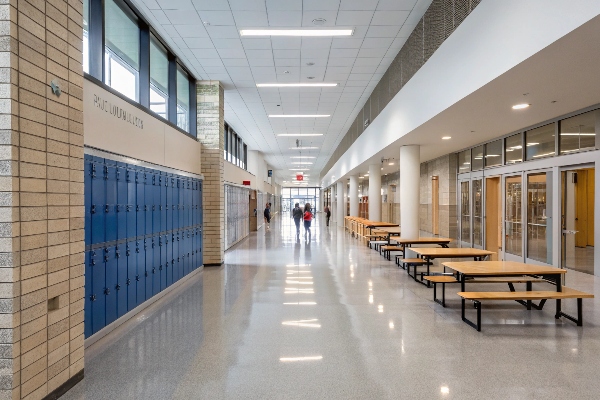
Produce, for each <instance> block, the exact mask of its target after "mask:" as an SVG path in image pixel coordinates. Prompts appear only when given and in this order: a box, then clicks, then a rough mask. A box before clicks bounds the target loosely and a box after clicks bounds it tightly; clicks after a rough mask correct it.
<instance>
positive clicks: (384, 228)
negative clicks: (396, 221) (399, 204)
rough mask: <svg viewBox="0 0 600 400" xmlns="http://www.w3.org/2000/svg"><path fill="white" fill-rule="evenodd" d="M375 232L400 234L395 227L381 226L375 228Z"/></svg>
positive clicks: (398, 229) (398, 228)
mask: <svg viewBox="0 0 600 400" xmlns="http://www.w3.org/2000/svg"><path fill="white" fill-rule="evenodd" d="M377 231H382V232H387V233H400V227H399V226H398V225H396V226H381V227H378V228H377Z"/></svg>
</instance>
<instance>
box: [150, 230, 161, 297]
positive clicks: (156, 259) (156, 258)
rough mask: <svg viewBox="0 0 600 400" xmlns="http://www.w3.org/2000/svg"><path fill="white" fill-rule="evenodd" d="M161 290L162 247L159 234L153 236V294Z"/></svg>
mask: <svg viewBox="0 0 600 400" xmlns="http://www.w3.org/2000/svg"><path fill="white" fill-rule="evenodd" d="M159 292H160V247H159V246H158V236H154V237H153V238H152V296H154V295H156V294H157V293H159Z"/></svg>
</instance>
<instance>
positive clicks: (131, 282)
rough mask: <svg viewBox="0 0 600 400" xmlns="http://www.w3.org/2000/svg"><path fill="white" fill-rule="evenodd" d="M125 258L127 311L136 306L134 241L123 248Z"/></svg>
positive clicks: (135, 255) (135, 254)
mask: <svg viewBox="0 0 600 400" xmlns="http://www.w3.org/2000/svg"><path fill="white" fill-rule="evenodd" d="M125 257H126V258H127V280H126V281H125V284H126V285H127V311H131V310H133V309H134V308H135V307H136V306H137V284H136V282H137V279H136V276H137V253H136V252H135V240H130V241H129V242H127V245H126V248H125Z"/></svg>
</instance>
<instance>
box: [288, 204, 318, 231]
mask: <svg viewBox="0 0 600 400" xmlns="http://www.w3.org/2000/svg"><path fill="white" fill-rule="evenodd" d="M292 218H294V222H295V223H296V235H297V236H300V221H301V220H304V236H305V237H306V235H307V234H308V235H309V236H310V224H311V222H312V219H313V218H314V215H313V213H312V208H311V206H310V203H306V204H305V205H304V210H302V208H300V203H296V204H295V205H294V209H293V210H292Z"/></svg>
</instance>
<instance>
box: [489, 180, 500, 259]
mask: <svg viewBox="0 0 600 400" xmlns="http://www.w3.org/2000/svg"><path fill="white" fill-rule="evenodd" d="M501 207H502V203H501V200H500V177H494V178H486V180H485V249H486V250H489V251H493V252H494V253H495V255H494V256H492V260H501V259H502V253H501V252H502V209H501Z"/></svg>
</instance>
